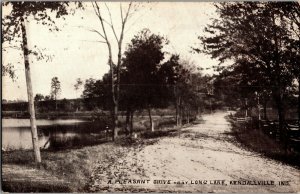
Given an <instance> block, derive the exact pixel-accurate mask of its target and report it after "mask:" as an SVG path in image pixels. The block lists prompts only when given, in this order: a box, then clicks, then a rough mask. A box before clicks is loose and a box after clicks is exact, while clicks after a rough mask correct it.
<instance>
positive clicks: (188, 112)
mask: <svg viewBox="0 0 300 194" xmlns="http://www.w3.org/2000/svg"><path fill="white" fill-rule="evenodd" d="M186 116H187V123H188V124H189V123H190V110H189V108H188V109H187V115H186Z"/></svg>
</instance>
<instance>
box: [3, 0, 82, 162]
mask: <svg viewBox="0 0 300 194" xmlns="http://www.w3.org/2000/svg"><path fill="white" fill-rule="evenodd" d="M78 4H80V5H81V3H78ZM3 5H4V6H5V9H6V8H7V9H11V11H10V14H9V15H5V16H4V15H2V33H1V34H2V36H1V40H2V45H3V44H4V42H8V43H9V44H11V43H12V42H14V43H18V41H17V39H21V42H20V44H19V45H18V46H19V48H21V50H22V52H23V58H24V65H25V75H26V86H27V95H28V104H29V106H28V107H29V113H30V125H31V132H32V143H33V150H34V157H35V161H36V162H37V163H40V162H41V156H40V150H39V145H38V136H37V127H36V119H35V109H34V99H33V94H32V83H31V75H30V63H29V55H30V54H33V52H31V50H30V49H29V48H28V44H27V31H26V25H25V23H26V22H28V21H29V20H30V19H34V20H35V21H36V22H38V23H41V24H43V25H47V26H52V27H53V26H54V28H53V29H55V30H58V28H57V27H56V26H55V22H54V21H53V20H52V19H51V17H50V16H49V15H48V13H49V12H48V11H52V12H53V11H54V12H56V18H59V17H61V16H63V15H66V14H68V11H67V7H68V5H69V3H68V2H42V1H40V2H8V1H7V2H3ZM2 67H5V65H4V64H3V63H2ZM4 69H5V68H4ZM9 72H13V71H9ZM10 74H11V73H10ZM11 75H13V74H11Z"/></svg>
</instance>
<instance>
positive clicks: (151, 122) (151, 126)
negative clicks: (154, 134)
mask: <svg viewBox="0 0 300 194" xmlns="http://www.w3.org/2000/svg"><path fill="white" fill-rule="evenodd" d="M148 114H149V121H150V130H151V131H154V128H153V121H152V116H151V107H150V106H148Z"/></svg>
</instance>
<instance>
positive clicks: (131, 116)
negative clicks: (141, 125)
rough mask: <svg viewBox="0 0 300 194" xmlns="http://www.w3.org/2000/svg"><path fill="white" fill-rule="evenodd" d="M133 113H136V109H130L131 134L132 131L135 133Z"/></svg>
mask: <svg viewBox="0 0 300 194" xmlns="http://www.w3.org/2000/svg"><path fill="white" fill-rule="evenodd" d="M133 113H134V111H133V110H131V111H130V135H132V133H133Z"/></svg>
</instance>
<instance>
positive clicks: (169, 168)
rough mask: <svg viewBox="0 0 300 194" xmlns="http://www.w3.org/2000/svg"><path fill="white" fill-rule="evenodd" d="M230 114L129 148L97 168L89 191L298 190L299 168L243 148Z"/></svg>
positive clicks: (207, 116) (299, 188)
mask: <svg viewBox="0 0 300 194" xmlns="http://www.w3.org/2000/svg"><path fill="white" fill-rule="evenodd" d="M225 116H226V113H225V112H217V113H214V114H211V115H204V116H203V120H204V121H203V122H202V123H201V124H197V125H194V126H191V127H187V128H184V129H182V130H181V132H180V133H179V134H177V135H176V136H173V137H165V138H162V139H160V140H159V141H157V142H156V143H154V144H150V145H144V146H140V147H134V148H124V152H126V153H127V154H126V157H123V158H113V161H114V162H109V161H108V162H107V165H106V166H105V165H104V166H103V165H99V166H98V167H97V168H95V170H94V173H93V175H92V176H91V180H90V185H89V187H88V189H89V191H90V192H106V191H110V192H111V191H113V192H116V191H123V192H126V191H128V192H129V191H130V192H147V191H149V192H299V191H300V171H299V170H298V169H296V168H293V167H291V166H288V165H284V164H282V163H279V162H277V161H274V160H271V159H268V158H265V157H263V156H261V155H259V154H257V153H254V152H251V151H247V150H245V149H243V148H241V147H239V146H238V144H236V143H234V142H233V141H234V139H233V137H232V136H229V135H228V133H229V132H230V124H229V123H228V122H227V121H226V119H225V118H224V117H225ZM112 157H113V156H112ZM159 180H160V181H159ZM233 181H242V182H239V183H238V184H234V182H233ZM261 181H262V182H261ZM279 181H284V184H285V185H279ZM286 181H288V182H286ZM157 183H158V184H157ZM169 183H170V184H169ZM240 184H252V185H240ZM253 184H256V185H253ZM258 184H265V185H258ZM268 184H271V185H268ZM272 184H274V185H272Z"/></svg>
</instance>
